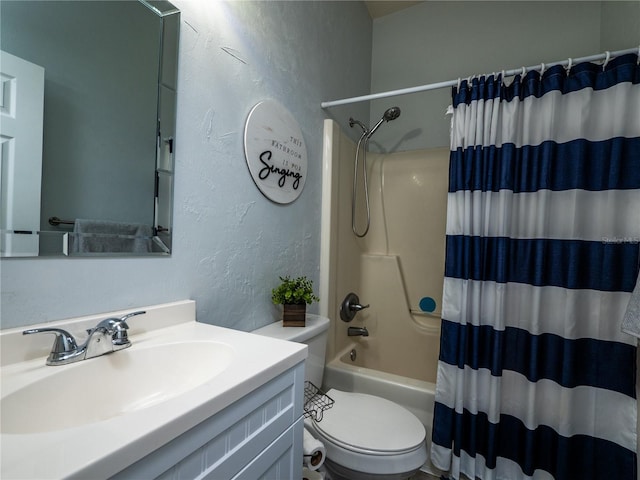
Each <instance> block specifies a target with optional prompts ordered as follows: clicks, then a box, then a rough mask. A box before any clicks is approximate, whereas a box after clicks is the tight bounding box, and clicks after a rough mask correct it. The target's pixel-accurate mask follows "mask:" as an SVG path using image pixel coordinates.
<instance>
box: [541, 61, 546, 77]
mask: <svg viewBox="0 0 640 480" xmlns="http://www.w3.org/2000/svg"><path fill="white" fill-rule="evenodd" d="M545 68H546V66H545V64H544V63H541V64H540V76H542V74H543V73H544V70H545Z"/></svg>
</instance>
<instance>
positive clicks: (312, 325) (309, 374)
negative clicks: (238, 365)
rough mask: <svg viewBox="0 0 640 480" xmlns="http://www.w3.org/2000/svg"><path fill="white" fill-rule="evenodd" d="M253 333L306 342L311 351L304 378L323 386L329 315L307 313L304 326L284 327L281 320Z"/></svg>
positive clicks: (306, 362)
mask: <svg viewBox="0 0 640 480" xmlns="http://www.w3.org/2000/svg"><path fill="white" fill-rule="evenodd" d="M251 333H255V334H258V335H263V336H265V337H272V338H279V339H281V340H288V341H290V342H298V343H304V344H306V345H307V346H308V348H309V353H308V357H307V360H306V361H305V364H304V367H305V374H304V379H305V380H309V381H310V382H311V383H313V384H314V385H315V386H316V387H318V388H320V387H321V386H322V376H323V375H324V362H325V353H326V348H327V337H328V335H329V319H328V318H327V317H321V316H320V315H313V314H311V313H307V316H306V320H305V326H304V327H283V326H282V321H279V322H274V323H271V324H269V325H267V326H265V327H262V328H258V329H257V330H254V331H253V332H251Z"/></svg>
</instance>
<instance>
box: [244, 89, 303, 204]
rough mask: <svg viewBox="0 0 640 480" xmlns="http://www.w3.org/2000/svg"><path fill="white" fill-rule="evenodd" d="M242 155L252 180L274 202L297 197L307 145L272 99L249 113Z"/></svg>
mask: <svg viewBox="0 0 640 480" xmlns="http://www.w3.org/2000/svg"><path fill="white" fill-rule="evenodd" d="M244 154H245V156H246V158H247V166H248V167H249V172H251V176H252V177H253V181H254V182H255V184H256V186H257V187H258V188H259V189H260V191H261V192H262V193H263V194H264V195H265V196H266V197H267V198H268V199H270V200H273V201H274V202H277V203H291V202H293V201H294V200H295V199H296V198H298V197H299V196H300V193H301V192H302V188H303V187H304V182H305V180H306V177H307V147H306V146H305V143H304V139H303V138H302V131H301V130H300V126H299V125H298V122H296V120H295V118H293V116H292V115H291V113H290V112H289V111H288V110H287V109H286V108H284V107H283V106H282V105H280V104H279V103H278V102H276V101H275V100H264V101H262V102H260V103H258V104H257V105H256V106H255V107H253V108H252V109H251V112H249V117H248V118H247V124H246V125H245V129H244Z"/></svg>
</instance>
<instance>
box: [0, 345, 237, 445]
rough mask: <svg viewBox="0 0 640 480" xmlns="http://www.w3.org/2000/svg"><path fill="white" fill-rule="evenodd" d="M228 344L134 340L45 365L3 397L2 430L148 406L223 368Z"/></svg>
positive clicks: (67, 423)
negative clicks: (79, 358) (105, 351)
mask: <svg viewBox="0 0 640 480" xmlns="http://www.w3.org/2000/svg"><path fill="white" fill-rule="evenodd" d="M233 358H234V349H233V347H231V346H229V345H227V344H225V343H220V342H214V341H187V342H180V343H167V344H156V345H154V346H148V347H145V346H143V345H135V344H134V345H133V346H132V347H131V348H128V349H126V350H120V351H118V352H114V353H111V354H108V355H103V356H101V357H96V358H92V359H89V360H84V361H80V362H78V363H74V364H70V365H64V366H56V367H49V366H47V367H44V368H47V369H50V370H51V374H50V375H47V376H46V377H44V378H40V379H38V380H36V381H34V382H33V383H30V384H28V385H25V386H23V387H22V388H20V389H18V390H16V391H14V392H12V393H10V394H8V395H7V396H5V397H3V398H2V402H1V406H2V411H1V412H0V413H1V418H2V421H1V425H0V431H1V432H2V433H3V434H28V433H44V432H51V431H56V430H63V429H68V428H73V427H78V426H83V425H87V424H91V423H96V422H100V421H103V420H107V419H110V418H113V417H116V416H119V415H123V414H125V413H128V412H132V411H136V410H141V409H144V408H148V407H151V406H153V405H156V404H158V403H161V402H164V401H167V400H169V399H171V398H174V397H176V396H178V395H181V394H183V393H185V392H187V391H189V390H191V389H194V388H196V387H198V386H200V385H202V384H203V383H205V382H207V381H209V380H211V379H212V378H214V377H215V376H217V375H219V374H220V373H221V372H223V371H224V370H225V369H226V368H227V367H228V366H229V365H230V364H231V362H232V359H233Z"/></svg>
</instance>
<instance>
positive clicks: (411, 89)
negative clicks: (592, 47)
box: [320, 47, 640, 108]
mask: <svg viewBox="0 0 640 480" xmlns="http://www.w3.org/2000/svg"><path fill="white" fill-rule="evenodd" d="M636 52H637V53H638V55H639V56H640V47H638V48H629V49H627V50H618V51H616V52H605V53H600V54H598V55H591V56H589V57H580V58H574V59H571V58H569V59H567V60H564V61H561V62H553V63H546V64H545V63H541V64H539V65H533V66H531V67H520V68H514V69H512V70H507V71H504V70H503V71H502V72H503V76H505V77H509V76H512V75H517V74H518V73H522V72H523V71H525V72H528V71H531V70H545V69H547V68H549V67H554V66H556V65H562V66H568V65H575V64H577V63H581V62H596V61H600V60H605V64H606V63H607V62H608V61H609V60H610V59H611V58H613V57H619V56H620V55H626V54H627V53H636ZM461 78H465V77H461ZM459 81H460V79H458V78H456V79H455V80H449V81H446V82H438V83H430V84H428V85H420V86H417V87H409V88H401V89H399V90H389V91H387V92H380V93H372V94H370V95H362V96H359V97H351V98H344V99H342V100H332V101H330V102H322V103H320V106H321V107H322V108H329V107H337V106H338V105H346V104H349V103H357V102H365V101H367V100H375V99H377V98H386V97H395V96H397V95H407V94H409V93H417V92H425V91H428V90H437V89H439V88H446V87H453V86H454V85H457V84H458V82H459Z"/></svg>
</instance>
